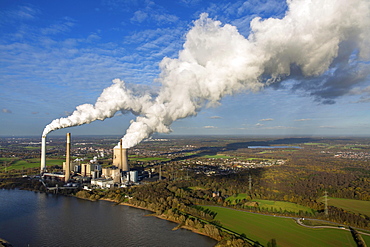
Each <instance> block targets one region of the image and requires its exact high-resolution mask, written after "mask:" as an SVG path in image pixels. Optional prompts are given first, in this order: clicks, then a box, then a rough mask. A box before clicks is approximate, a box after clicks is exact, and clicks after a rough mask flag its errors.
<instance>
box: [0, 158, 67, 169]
mask: <svg viewBox="0 0 370 247" xmlns="http://www.w3.org/2000/svg"><path fill="white" fill-rule="evenodd" d="M4 161H8V162H9V161H11V164H8V165H7V170H22V169H27V168H35V167H40V158H34V159H27V160H19V159H14V158H1V159H0V162H4ZM64 161H65V160H64V159H46V165H47V166H55V165H59V166H62V165H63V162H64ZM4 169H5V167H4V168H3V170H4Z"/></svg>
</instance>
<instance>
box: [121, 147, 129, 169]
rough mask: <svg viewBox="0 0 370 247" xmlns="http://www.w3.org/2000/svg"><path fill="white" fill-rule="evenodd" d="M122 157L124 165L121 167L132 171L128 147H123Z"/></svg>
mask: <svg viewBox="0 0 370 247" xmlns="http://www.w3.org/2000/svg"><path fill="white" fill-rule="evenodd" d="M121 159H122V165H121V169H122V171H124V172H128V171H130V167H129V166H128V149H127V148H121Z"/></svg>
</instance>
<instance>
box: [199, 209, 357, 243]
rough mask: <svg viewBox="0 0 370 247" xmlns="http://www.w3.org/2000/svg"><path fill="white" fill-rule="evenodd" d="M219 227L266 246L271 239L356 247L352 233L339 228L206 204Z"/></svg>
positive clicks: (283, 241) (278, 241)
mask: <svg viewBox="0 0 370 247" xmlns="http://www.w3.org/2000/svg"><path fill="white" fill-rule="evenodd" d="M204 208H208V209H210V210H212V211H213V212H216V213H217V215H216V217H215V220H218V221H220V222H221V224H222V226H223V227H225V228H227V229H230V230H232V231H235V232H237V233H239V234H242V233H244V234H245V235H246V236H247V237H248V238H250V239H253V240H255V241H258V242H259V243H261V244H262V245H264V246H266V245H267V242H268V241H270V240H271V239H272V238H275V239H276V242H277V245H278V246H353V247H355V246H356V243H355V242H354V240H353V238H352V236H351V233H350V232H349V231H345V230H341V229H310V228H306V227H303V226H299V225H298V224H297V223H296V222H295V221H294V220H293V219H288V218H280V217H274V216H266V215H258V214H253V213H248V212H243V211H238V210H233V209H229V208H222V207H217V206H206V207H204Z"/></svg>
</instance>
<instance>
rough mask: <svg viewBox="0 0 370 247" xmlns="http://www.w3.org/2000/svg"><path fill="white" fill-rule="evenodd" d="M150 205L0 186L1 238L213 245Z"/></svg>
mask: <svg viewBox="0 0 370 247" xmlns="http://www.w3.org/2000/svg"><path fill="white" fill-rule="evenodd" d="M149 213H150V212H149V211H146V210H141V209H137V208H131V207H128V206H121V205H114V204H113V203H110V202H106V201H97V202H90V201H85V200H81V199H78V198H74V197H65V196H57V195H51V194H43V193H35V192H30V191H21V190H0V238H3V239H5V240H7V241H9V242H10V243H12V244H13V246H14V247H17V246H31V247H32V246H143V247H144V246H214V245H215V244H216V241H215V240H213V239H210V238H208V237H205V236H201V235H198V234H195V233H193V232H191V231H188V230H184V229H179V230H176V231H173V230H172V229H173V228H174V227H175V226H176V224H175V223H172V222H168V221H165V220H161V219H158V218H155V217H148V216H145V215H147V214H149Z"/></svg>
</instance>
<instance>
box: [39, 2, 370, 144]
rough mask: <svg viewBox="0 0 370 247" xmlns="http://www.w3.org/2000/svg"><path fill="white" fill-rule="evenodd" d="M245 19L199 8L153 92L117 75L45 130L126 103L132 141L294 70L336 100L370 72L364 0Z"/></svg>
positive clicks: (302, 5) (299, 6)
mask: <svg viewBox="0 0 370 247" xmlns="http://www.w3.org/2000/svg"><path fill="white" fill-rule="evenodd" d="M250 26H251V32H250V35H249V37H248V38H245V37H244V36H242V35H241V34H239V32H238V30H237V28H236V27H234V26H231V25H228V24H225V25H222V24H221V23H220V22H219V21H216V20H212V19H210V18H208V15H207V14H205V13H204V14H201V16H200V18H199V19H198V20H196V21H195V22H194V27H193V28H192V29H191V30H190V31H189V32H188V33H187V35H186V42H185V44H184V46H183V50H181V51H179V54H178V58H176V59H171V58H164V59H163V60H162V61H161V63H160V69H161V74H160V77H159V81H160V82H161V84H162V87H161V88H160V90H159V93H158V95H157V96H156V97H151V96H149V95H141V96H137V95H134V94H133V92H132V91H130V90H128V89H127V88H126V87H125V83H124V82H123V81H121V80H119V79H115V80H113V85H111V86H110V87H108V88H106V89H105V90H104V91H103V93H102V94H101V95H100V97H99V98H98V100H97V102H96V103H95V105H90V104H84V105H80V106H78V107H77V108H76V110H75V111H74V112H73V113H72V115H71V116H69V117H67V118H61V119H56V120H54V121H52V122H51V123H50V124H49V125H47V126H46V127H45V130H44V132H43V135H46V134H48V133H49V132H50V131H53V130H56V129H59V128H65V127H70V126H76V125H81V124H86V123H90V122H92V121H95V120H104V119H105V118H110V117H113V116H114V114H115V113H116V112H117V111H122V112H124V113H125V112H127V111H130V112H132V113H134V114H135V115H137V118H136V120H135V121H132V123H131V125H130V127H129V128H128V129H127V132H126V135H125V136H124V137H123V138H122V140H123V145H124V146H125V147H127V148H129V147H132V146H134V145H136V144H138V143H139V142H140V141H142V140H143V139H145V138H148V137H149V136H150V135H151V134H153V133H155V132H159V133H168V132H170V131H171V130H170V125H171V124H172V123H173V122H174V121H175V120H177V119H181V118H186V117H189V116H195V115H197V113H198V112H199V111H200V110H201V109H202V108H203V107H205V106H209V105H217V104H219V101H220V100H221V99H222V97H224V96H225V95H232V94H234V93H237V92H240V91H254V92H256V91H259V90H261V89H263V88H264V87H267V86H270V85H275V86H279V85H280V84H281V83H282V82H283V81H284V80H286V79H291V78H293V79H296V80H295V83H294V85H292V89H293V90H304V91H305V92H308V94H310V95H312V96H313V97H315V98H316V100H319V101H321V102H323V103H334V99H335V98H336V97H339V96H341V95H344V94H347V93H350V91H351V90H353V89H354V86H356V85H359V84H360V83H361V82H363V81H364V80H365V79H366V78H367V77H368V75H369V54H370V50H369V49H370V32H369V30H370V2H369V1H367V0H351V1H348V0H290V1H288V11H287V13H286V15H285V17H284V18H282V19H276V18H269V19H265V20H262V19H260V18H255V19H253V20H252V21H251V23H250Z"/></svg>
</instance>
